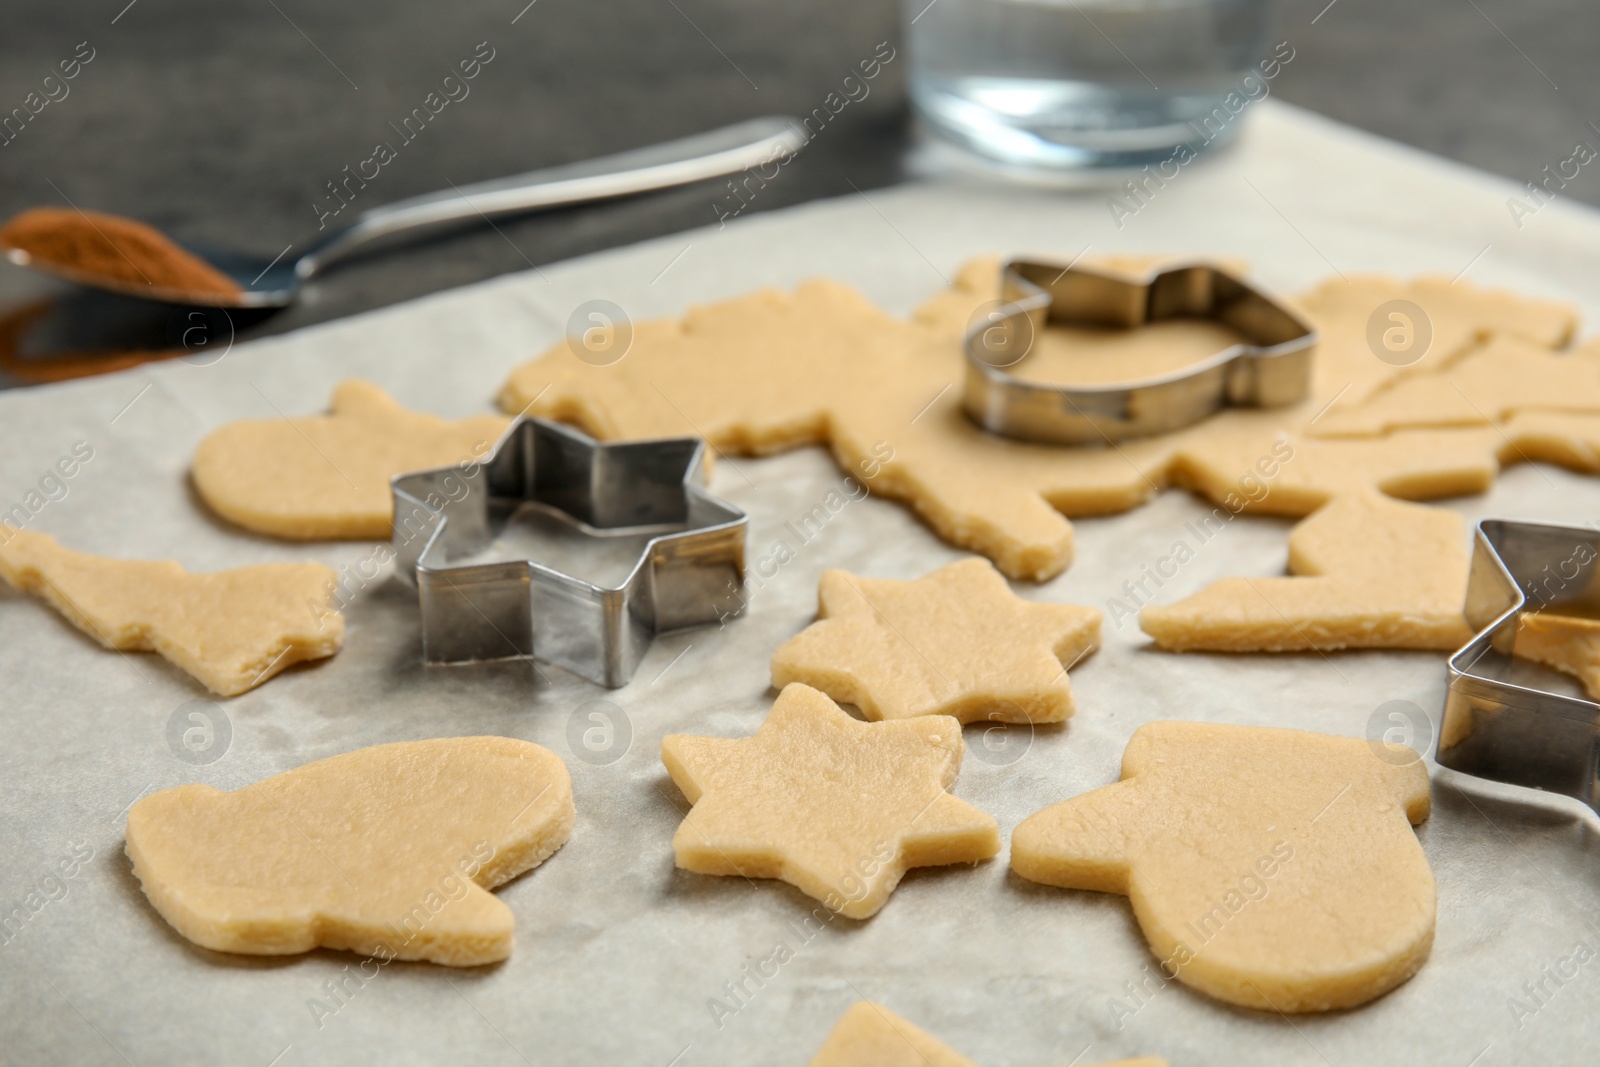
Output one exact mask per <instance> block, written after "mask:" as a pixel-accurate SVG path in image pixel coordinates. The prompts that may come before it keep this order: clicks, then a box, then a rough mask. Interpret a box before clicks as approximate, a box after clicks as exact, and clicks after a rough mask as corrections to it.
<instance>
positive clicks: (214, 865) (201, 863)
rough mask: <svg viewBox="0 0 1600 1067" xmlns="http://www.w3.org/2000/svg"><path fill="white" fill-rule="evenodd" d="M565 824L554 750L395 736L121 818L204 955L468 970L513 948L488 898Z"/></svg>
mask: <svg viewBox="0 0 1600 1067" xmlns="http://www.w3.org/2000/svg"><path fill="white" fill-rule="evenodd" d="M572 822H573V807H572V783H571V780H570V779H569V778H568V777H567V768H566V766H565V765H563V764H562V762H561V758H560V757H559V756H557V755H556V754H555V753H553V752H551V751H550V750H549V749H546V748H541V747H539V746H538V745H533V744H529V743H528V742H526V741H518V740H516V739H514V738H509V737H452V738H443V739H439V740H433V741H402V742H399V743H397V744H390V745H375V746H373V747H371V748H362V749H357V750H356V751H354V752H347V753H345V754H344V755H342V756H333V757H331V758H329V759H323V760H317V761H316V762H315V763H308V764H306V765H305V766H303V767H298V768H296V769H295V770H292V771H286V772H285V773H283V774H278V775H274V776H273V777H271V778H267V779H264V780H262V781H260V782H257V783H256V784H255V785H251V786H246V787H245V788H243V789H239V790H236V791H234V792H232V793H224V792H222V791H221V790H218V789H213V788H212V787H211V786H208V785H183V786H179V787H178V788H176V789H164V790H162V791H161V792H159V793H153V794H151V795H150V796H148V797H145V798H144V799H143V800H140V801H139V802H138V803H137V804H135V805H134V806H133V808H132V809H131V810H130V811H129V812H128V858H129V859H131V860H133V873H134V874H135V875H137V876H138V878H139V882H140V884H141V885H143V887H144V892H145V896H147V897H149V898H150V903H151V904H153V905H155V909H156V910H157V911H158V912H160V913H161V917H162V918H164V919H166V920H167V922H169V923H171V924H172V925H173V927H174V928H175V929H176V930H177V931H178V932H179V933H180V934H182V935H183V936H184V937H186V938H188V939H189V940H190V941H193V942H194V943H195V944H197V945H202V946H204V947H205V948H210V949H216V950H218V951H220V952H242V953H248V954H250V955H257V956H286V955H291V954H293V953H297V952H308V951H310V950H311V949H313V948H316V947H318V946H319V945H320V946H323V947H325V948H340V949H350V950H351V951H353V952H359V953H361V954H363V955H368V956H375V957H377V958H378V959H379V960H382V961H388V960H391V959H401V960H432V961H433V962H434V963H443V964H446V965H448V966H452V967H471V966H475V965H477V964H481V963H493V962H494V961H496V960H503V959H505V958H506V957H507V956H509V955H510V954H511V945H512V926H513V921H512V915H511V909H510V908H508V907H506V905H505V904H504V903H503V902H502V901H500V900H499V899H497V898H496V897H495V896H494V895H493V894H492V893H490V892H488V890H490V889H493V888H494V887H495V886H498V885H500V884H501V883H503V882H506V881H509V880H510V879H512V878H515V877H516V876H517V875H519V874H521V873H522V872H524V871H527V870H530V869H531V868H533V867H537V866H538V865H539V864H540V863H542V862H544V860H545V859H547V858H548V857H549V856H550V855H551V854H552V853H553V852H555V850H556V849H558V848H560V847H561V846H562V845H563V844H565V843H566V840H567V837H568V836H569V835H570V834H571V833H572Z"/></svg>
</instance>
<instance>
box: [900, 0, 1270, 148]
mask: <svg viewBox="0 0 1600 1067" xmlns="http://www.w3.org/2000/svg"><path fill="white" fill-rule="evenodd" d="M1271 7H1272V0H932V2H929V0H905V7H904V11H905V20H906V37H907V42H908V46H909V48H908V50H909V53H910V74H909V77H910V91H911V101H912V106H913V108H914V109H915V111H916V113H917V114H918V116H919V117H920V118H921V120H922V121H923V123H924V124H925V125H926V126H927V127H928V128H929V129H930V130H931V131H932V132H933V133H934V134H935V135H937V136H938V137H939V138H941V139H942V140H945V141H948V142H950V143H953V144H955V145H957V146H959V147H960V148H962V149H965V150H966V151H967V152H969V153H972V154H974V155H976V156H978V157H980V158H981V159H983V160H986V161H988V162H990V163H993V164H998V165H1000V166H1001V167H1004V168H1020V169H1023V170H1031V171H1044V172H1050V171H1078V170H1085V169H1090V170H1092V169H1137V168H1139V167H1143V166H1146V165H1149V164H1154V163H1160V162H1161V161H1163V160H1166V159H1169V158H1171V157H1172V156H1173V154H1174V152H1177V151H1180V149H1186V150H1187V151H1188V153H1189V154H1190V156H1191V158H1192V156H1193V155H1197V154H1199V153H1200V152H1203V151H1205V150H1207V149H1209V148H1211V147H1214V146H1216V145H1219V144H1222V143H1223V142H1225V141H1227V140H1228V139H1229V138H1231V137H1232V136H1233V135H1234V133H1236V132H1237V130H1238V127H1239V125H1240V122H1241V120H1242V119H1243V117H1244V114H1245V112H1246V110H1247V109H1248V106H1249V104H1250V103H1253V102H1254V101H1256V100H1259V99H1260V98H1261V97H1263V96H1265V95H1266V94H1267V92H1268V91H1269V83H1270V82H1271V80H1272V78H1274V77H1276V76H1277V74H1278V73H1279V72H1280V71H1281V69H1282V67H1283V65H1284V64H1286V63H1287V62H1289V61H1290V60H1291V59H1292V58H1293V49H1292V48H1291V47H1290V46H1289V45H1288V43H1287V42H1284V43H1283V44H1281V45H1278V46H1276V48H1269V47H1268V45H1267V36H1268V30H1269V27H1270V23H1271V10H1270V9H1271ZM1179 162H1187V159H1184V160H1180V161H1179Z"/></svg>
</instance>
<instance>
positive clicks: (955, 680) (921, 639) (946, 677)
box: [772, 559, 1100, 722]
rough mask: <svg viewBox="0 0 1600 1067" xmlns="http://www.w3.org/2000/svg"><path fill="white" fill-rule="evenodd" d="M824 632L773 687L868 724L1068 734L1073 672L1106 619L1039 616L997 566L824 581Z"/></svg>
mask: <svg viewBox="0 0 1600 1067" xmlns="http://www.w3.org/2000/svg"><path fill="white" fill-rule="evenodd" d="M818 601H819V605H818V609H817V615H818V621H817V622H814V623H812V624H811V625H810V626H808V627H806V628H805V629H804V630H802V631H801V632H800V633H799V634H797V635H796V636H794V637H792V638H790V639H789V640H788V641H787V642H785V643H784V645H783V646H782V647H781V648H779V649H778V651H777V654H776V655H774V656H773V657H772V684H773V685H775V686H780V687H781V686H785V685H788V684H789V683H790V682H804V683H805V684H807V685H810V686H814V687H816V688H817V689H820V690H822V691H823V692H824V693H826V694H828V695H829V696H830V697H832V698H833V699H835V700H838V701H841V702H843V703H850V704H854V705H856V706H857V707H858V708H860V709H861V712H862V714H864V715H865V716H866V717H867V718H869V719H905V718H909V717H910V716H913V715H952V716H954V717H955V718H957V719H959V720H960V721H962V722H975V721H985V720H988V721H994V722H1060V721H1061V720H1063V719H1065V718H1067V717H1068V716H1070V715H1071V714H1072V711H1073V703H1072V689H1071V687H1070V686H1069V685H1068V683H1067V667H1068V666H1070V665H1071V664H1073V663H1076V662H1077V661H1078V660H1079V659H1081V658H1082V657H1083V656H1085V655H1087V654H1088V653H1089V652H1091V651H1093V650H1094V649H1095V648H1097V647H1098V646H1099V644H1100V612H1098V611H1096V610H1095V609H1094V608H1084V607H1078V606H1076V605H1072V604H1036V603H1032V602H1030V601H1026V600H1023V599H1021V598H1020V597H1018V596H1016V595H1015V594H1014V593H1012V592H1011V587H1010V586H1008V585H1007V584H1006V580H1005V579H1004V578H1002V577H1001V576H1000V574H999V573H998V572H997V571H996V570H995V569H994V567H993V565H991V564H990V563H989V562H988V561H987V560H982V559H968V560H962V561H961V562H959V563H952V564H950V565H949V566H946V567H941V568H939V569H938V570H936V571H934V572H933V573H932V574H927V575H924V576H923V577H921V578H918V579H916V580H915V581H910V582H896V581H885V580H879V579H872V578H860V577H857V576H856V575H853V574H849V573H846V572H845V571H840V570H829V571H824V572H823V573H822V580H821V582H820V583H819V585H818Z"/></svg>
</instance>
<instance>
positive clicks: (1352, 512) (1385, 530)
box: [1113, 493, 1472, 652]
mask: <svg viewBox="0 0 1600 1067" xmlns="http://www.w3.org/2000/svg"><path fill="white" fill-rule="evenodd" d="M1466 537H1467V535H1466V529H1465V524H1464V523H1463V522H1462V519H1461V517H1460V516H1459V515H1457V514H1456V513H1455V512H1452V511H1445V510H1443V509H1440V508H1430V507H1422V506H1420V505H1417V504H1405V503H1401V502H1400V501H1397V500H1391V499H1389V498H1387V497H1383V496H1379V495H1378V494H1376V493H1362V494H1359V495H1352V496H1343V497H1339V498H1337V499H1335V500H1334V501H1333V502H1332V503H1330V504H1328V505H1326V506H1325V507H1323V508H1322V509H1321V510H1320V511H1318V512H1316V513H1315V514H1313V515H1312V516H1311V517H1310V518H1308V519H1306V520H1305V521H1304V522H1301V523H1300V524H1299V525H1297V526H1296V527H1295V528H1294V529H1293V530H1292V531H1291V532H1290V534H1289V573H1290V574H1293V575H1298V576H1299V577H1293V578H1223V579H1221V580H1220V581H1217V582H1214V583H1212V584H1211V585H1209V586H1207V587H1206V588H1205V589H1202V590H1201V591H1200V592H1198V593H1196V594H1195V595H1193V596H1191V597H1186V598H1185V599H1183V600H1180V601H1178V602H1177V603H1175V604H1165V605H1152V606H1150V607H1146V608H1144V609H1143V610H1142V611H1140V612H1139V626H1140V628H1141V629H1142V630H1144V632H1145V633H1147V634H1149V635H1150V636H1151V637H1153V638H1154V639H1155V642H1156V644H1158V645H1160V646H1161V647H1162V648H1168V649H1173V650H1178V651H1196V650H1199V651H1212V652H1254V651H1267V652H1293V651H1311V650H1317V651H1327V650H1331V649H1336V648H1423V649H1446V650H1453V649H1456V648H1459V647H1461V646H1462V645H1464V644H1466V642H1467V640H1468V638H1470V637H1471V636H1472V631H1471V629H1470V628H1469V627H1468V626H1467V620H1466V616H1465V615H1464V614H1463V609H1462V605H1463V604H1464V603H1465V601H1466V595H1467V572H1468V570H1469V568H1470V566H1471V559H1470V557H1469V555H1468V553H1467V542H1466ZM1113 610H1116V609H1115V608H1114V609H1113ZM1118 613H1119V614H1120V611H1119V612H1118Z"/></svg>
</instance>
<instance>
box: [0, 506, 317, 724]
mask: <svg viewBox="0 0 1600 1067" xmlns="http://www.w3.org/2000/svg"><path fill="white" fill-rule="evenodd" d="M0 577H3V578H5V580H6V581H7V582H9V583H10V584H11V585H12V586H13V587H15V588H17V589H20V590H22V591H23V592H26V593H33V594H34V595H35V596H38V597H39V598H40V599H42V600H44V601H45V602H46V603H47V604H49V605H50V606H51V607H53V608H55V609H56V610H57V611H59V612H60V613H61V614H63V615H65V616H66V617H67V619H68V620H69V621H70V622H71V623H72V624H73V625H74V626H76V627H77V628H78V629H80V630H82V631H83V632H84V633H86V634H88V635H89V636H90V637H93V638H94V639H95V640H97V641H99V642H100V643H101V644H102V645H104V646H106V647H107V648H112V649H116V650H118V651H121V652H158V653H160V654H161V655H162V656H163V657H164V658H166V659H168V660H170V661H172V662H173V663H174V664H176V665H177V666H178V667H180V668H182V669H183V670H184V671H187V672H188V673H189V674H191V675H193V676H194V677H195V678H196V679H198V680H199V681H200V682H201V683H202V684H203V685H204V686H205V687H206V688H207V689H209V690H211V691H212V692H213V693H216V694H218V695H219V696H229V697H231V696H237V695H238V694H240V693H243V692H245V691H246V690H248V689H254V688H255V687H256V686H258V685H260V684H261V683H262V682H264V681H266V680H267V679H268V678H271V677H272V676H273V675H275V674H277V673H278V672H279V671H281V670H283V669H284V668H286V667H289V666H292V665H293V664H296V663H299V662H301V661H302V660H311V659H322V658H323V657H325V656H331V655H333V654H334V653H335V652H337V651H339V648H340V646H341V645H343V644H344V616H343V615H340V614H339V613H338V612H337V611H335V610H334V606H333V604H334V601H333V596H334V572H333V571H332V570H331V569H329V568H328V567H324V566H323V565H322V564H320V563H258V564H255V565H254V566H249V567H234V568H232V569H231V570H225V571H216V572H213V573H211V574H190V573H189V572H188V571H186V570H184V569H183V568H182V567H181V566H179V565H178V564H176V563H173V562H171V561H170V560H165V561H160V562H157V561H154V560H134V559H111V558H108V557H106V556H91V555H88V554H86V553H83V552H74V551H72V550H71V549H67V548H62V547H61V546H60V545H59V544H57V543H56V541H55V539H54V538H53V537H50V536H48V535H46V534H42V533H35V532H33V531H31V530H14V529H12V528H11V527H8V526H0Z"/></svg>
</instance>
